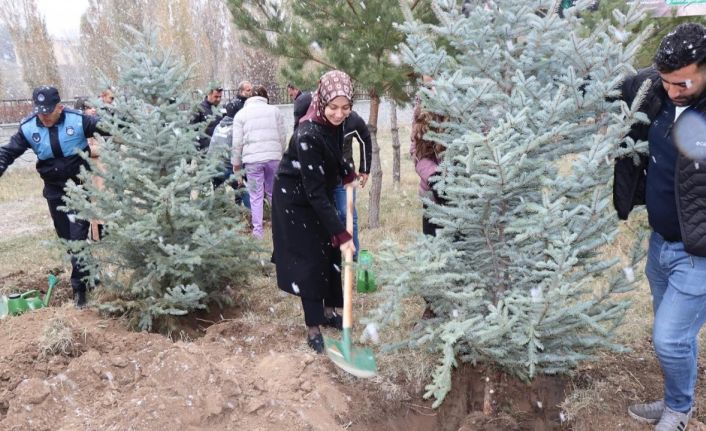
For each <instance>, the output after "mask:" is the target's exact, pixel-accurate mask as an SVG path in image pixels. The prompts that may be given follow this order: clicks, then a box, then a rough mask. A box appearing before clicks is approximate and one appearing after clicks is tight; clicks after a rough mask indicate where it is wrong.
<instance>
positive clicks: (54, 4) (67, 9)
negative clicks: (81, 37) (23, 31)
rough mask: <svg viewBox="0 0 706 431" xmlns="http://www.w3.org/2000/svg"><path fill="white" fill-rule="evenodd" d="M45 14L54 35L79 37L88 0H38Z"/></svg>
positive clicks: (40, 9)
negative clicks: (82, 16)
mask: <svg viewBox="0 0 706 431" xmlns="http://www.w3.org/2000/svg"><path fill="white" fill-rule="evenodd" d="M37 6H38V7H39V11H40V12H41V13H42V15H44V19H45V20H46V23H47V30H48V31H49V34H51V35H52V36H54V37H58V38H64V37H78V34H79V25H80V23H81V15H82V14H83V12H84V11H85V10H86V8H87V7H88V0H62V1H57V0H37Z"/></svg>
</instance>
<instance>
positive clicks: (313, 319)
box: [302, 291, 343, 326]
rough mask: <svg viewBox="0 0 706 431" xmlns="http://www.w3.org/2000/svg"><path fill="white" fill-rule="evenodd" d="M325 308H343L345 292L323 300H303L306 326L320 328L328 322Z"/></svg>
mask: <svg viewBox="0 0 706 431" xmlns="http://www.w3.org/2000/svg"><path fill="white" fill-rule="evenodd" d="M324 307H331V308H335V307H343V292H342V291H341V293H340V296H339V295H337V292H336V293H333V294H332V295H330V297H326V298H324V300H323V301H321V300H314V299H306V298H302V308H304V323H306V326H319V325H321V324H322V323H324V322H325V321H326V317H325V316H324Z"/></svg>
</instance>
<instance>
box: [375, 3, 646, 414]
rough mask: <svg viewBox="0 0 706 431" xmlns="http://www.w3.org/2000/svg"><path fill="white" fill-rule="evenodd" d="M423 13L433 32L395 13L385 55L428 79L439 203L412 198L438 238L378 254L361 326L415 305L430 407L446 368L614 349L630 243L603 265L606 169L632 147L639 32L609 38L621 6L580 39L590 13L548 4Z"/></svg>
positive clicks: (553, 365) (518, 368)
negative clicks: (433, 20) (376, 291)
mask: <svg viewBox="0 0 706 431" xmlns="http://www.w3.org/2000/svg"><path fill="white" fill-rule="evenodd" d="M432 3H433V6H432V8H433V10H434V13H435V14H436V17H437V19H438V23H439V24H438V25H431V24H424V23H422V22H420V21H418V20H416V19H415V18H414V17H413V16H412V14H411V13H409V11H408V10H407V11H406V12H405V16H406V21H405V23H404V24H402V25H401V26H400V28H401V29H402V30H403V31H404V33H405V34H406V35H407V39H406V44H405V45H403V46H402V48H401V51H402V56H403V58H404V61H405V62H407V63H408V64H410V65H412V66H414V68H415V69H416V71H417V72H418V73H419V74H422V75H429V76H431V77H433V88H422V89H421V90H420V96H421V100H422V106H423V109H425V110H428V111H431V112H434V113H437V114H440V115H442V116H443V117H445V118H446V120H445V121H444V122H442V123H441V124H439V127H440V128H441V131H439V132H436V133H431V132H430V133H429V134H428V135H427V136H428V137H429V138H431V139H434V140H436V141H438V142H439V143H441V144H443V145H444V146H445V147H446V151H445V153H444V156H443V159H444V160H443V162H442V164H441V166H440V168H439V174H438V175H437V176H436V180H437V181H436V184H435V186H434V187H435V189H436V190H437V192H438V193H439V194H440V195H441V196H442V198H443V199H444V200H445V203H444V204H443V205H438V204H435V203H434V202H432V201H430V200H427V201H426V203H427V205H428V206H429V210H428V213H427V215H428V216H430V217H431V220H432V222H434V223H436V224H438V225H440V226H442V229H440V230H439V233H438V234H437V237H420V238H418V240H417V241H416V243H415V244H413V245H412V246H411V247H408V248H404V249H401V248H396V247H392V248H391V249H390V250H389V251H388V252H387V253H384V254H383V255H382V256H380V262H381V268H384V270H383V271H382V273H381V274H380V279H381V280H382V282H383V283H384V285H385V289H384V290H383V292H382V295H384V296H383V298H381V300H380V302H381V303H380V305H379V307H378V308H377V309H376V310H374V311H373V313H372V315H371V319H370V320H371V321H374V322H378V323H379V324H381V325H383V326H384V325H388V324H392V323H394V322H395V321H396V320H398V319H399V317H400V316H401V313H402V311H403V308H402V305H401V304H402V299H403V298H405V297H408V296H412V295H420V296H422V297H424V298H425V299H427V300H428V301H429V304H430V307H431V308H432V310H433V311H434V313H435V314H436V318H433V319H430V320H425V321H422V324H421V325H419V326H418V327H417V329H415V330H413V331H412V332H411V333H410V334H409V338H408V339H406V340H404V341H402V342H401V345H404V346H408V347H412V348H421V347H423V346H424V347H431V348H432V349H434V350H435V351H436V352H438V354H439V356H440V359H439V363H438V365H437V367H436V369H435V371H434V373H433V381H432V382H431V383H430V384H429V385H428V386H427V388H426V389H427V393H426V395H425V396H426V397H432V396H433V397H434V398H435V399H436V401H435V406H438V405H439V404H440V403H441V402H442V401H443V399H444V397H445V396H446V394H447V393H448V391H449V390H450V386H451V374H452V369H453V368H454V367H455V366H457V364H458V361H459V360H460V361H462V362H472V363H476V362H484V363H490V364H495V365H497V366H498V367H500V368H501V369H503V370H504V371H506V372H508V373H510V374H512V375H515V376H517V377H519V378H521V379H523V380H529V379H532V378H533V377H534V376H536V375H537V374H538V373H548V374H553V373H561V372H565V371H567V370H569V369H571V368H572V367H574V366H575V365H576V364H578V363H579V361H583V360H588V359H591V358H592V357H593V355H594V353H595V352H596V350H597V349H611V350H614V351H620V350H621V349H622V347H621V346H620V345H618V344H616V343H615V341H614V331H615V329H616V328H617V327H618V326H619V325H620V322H621V319H622V317H623V315H624V312H625V310H626V309H627V308H628V306H629V303H628V302H627V301H626V300H624V299H621V298H620V297H619V296H617V294H619V293H621V292H626V291H628V290H629V289H630V288H631V284H632V282H634V274H633V272H632V267H633V266H634V265H635V264H636V263H637V262H638V261H639V260H640V259H641V258H642V257H643V256H644V252H643V251H642V248H641V246H639V244H640V240H641V239H642V238H637V242H636V246H635V248H634V250H633V251H632V252H631V255H630V256H628V257H626V258H624V259H623V260H624V261H623V262H622V263H621V260H620V258H611V257H610V256H607V254H606V249H607V248H608V247H609V246H610V245H611V244H612V243H613V241H614V239H615V238H616V235H617V233H618V219H617V216H616V214H615V212H614V210H613V209H612V204H611V191H612V169H613V160H614V158H615V157H616V156H618V155H624V154H627V153H629V152H632V151H635V150H642V151H644V148H645V147H644V145H642V144H636V143H634V142H626V148H621V147H620V143H621V142H623V137H624V136H625V135H626V133H627V131H628V130H629V126H630V125H631V124H632V123H633V122H634V121H636V119H639V118H643V117H644V116H643V115H642V114H639V113H636V109H630V108H629V107H627V106H625V105H624V103H622V102H619V101H616V100H615V96H617V95H618V91H617V90H616V88H617V87H618V86H619V84H620V82H621V81H622V79H623V78H624V77H625V76H626V75H627V74H629V73H631V72H633V71H634V70H633V68H632V67H631V65H630V64H631V61H632V59H633V57H634V55H635V54H636V52H637V50H638V49H639V47H640V44H641V43H642V41H643V40H644V39H645V37H646V34H642V35H641V36H639V37H637V38H636V39H634V40H632V41H631V42H629V43H626V42H625V41H624V40H623V39H621V38H619V37H618V36H619V35H620V34H622V33H623V32H625V31H626V28H627V27H629V26H630V25H632V23H634V22H636V21H637V20H638V19H639V18H640V13H639V12H638V11H637V10H636V9H631V10H630V11H629V12H628V13H626V14H622V13H620V12H617V13H616V15H615V17H616V21H617V24H616V25H615V26H613V25H611V24H610V23H603V24H602V25H598V26H596V27H595V28H594V29H592V30H591V31H590V33H588V32H586V30H585V29H584V28H583V27H582V25H581V18H580V12H583V11H584V10H585V9H586V8H587V7H588V6H589V5H590V3H591V2H590V1H577V2H576V5H575V6H574V7H572V8H569V9H566V10H564V11H563V18H562V17H560V16H559V14H558V13H557V10H558V6H559V2H558V1H552V0H531V1H522V2H518V1H515V0H496V1H484V2H476V3H474V4H470V3H469V4H468V5H466V9H465V10H464V11H462V7H461V3H463V2H460V1H455V0H437V1H433V2H432ZM401 4H402V6H403V8H404V7H405V4H406V2H405V1H401ZM478 4H480V5H478ZM464 12H465V13H464ZM638 99H639V98H638ZM643 119H644V118H643ZM623 269H624V270H623Z"/></svg>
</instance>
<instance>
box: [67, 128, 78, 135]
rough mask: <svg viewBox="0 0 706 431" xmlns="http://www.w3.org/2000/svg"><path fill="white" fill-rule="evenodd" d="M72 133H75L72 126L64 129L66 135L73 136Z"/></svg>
mask: <svg viewBox="0 0 706 431" xmlns="http://www.w3.org/2000/svg"><path fill="white" fill-rule="evenodd" d="M74 133H76V131H75V130H74V128H73V127H72V126H68V127H67V128H66V134H67V135H69V136H73V135H74Z"/></svg>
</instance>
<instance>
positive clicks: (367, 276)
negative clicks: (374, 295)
mask: <svg viewBox="0 0 706 431" xmlns="http://www.w3.org/2000/svg"><path fill="white" fill-rule="evenodd" d="M356 280H357V282H356V288H357V290H358V292H361V293H368V292H375V291H376V290H377V285H376V284H375V275H373V255H372V254H370V252H369V251H368V250H361V251H360V253H359V254H358V266H357V271H356Z"/></svg>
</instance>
